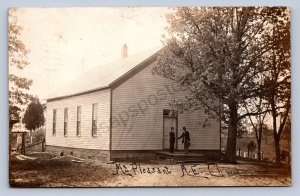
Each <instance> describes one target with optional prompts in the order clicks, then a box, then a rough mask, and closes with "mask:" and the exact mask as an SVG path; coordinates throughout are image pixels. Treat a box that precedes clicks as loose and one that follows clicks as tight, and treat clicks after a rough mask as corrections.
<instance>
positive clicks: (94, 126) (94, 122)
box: [92, 103, 98, 137]
mask: <svg viewBox="0 0 300 196" xmlns="http://www.w3.org/2000/svg"><path fill="white" fill-rule="evenodd" d="M97 114H98V103H93V105H92V137H97V117H98V115H97Z"/></svg>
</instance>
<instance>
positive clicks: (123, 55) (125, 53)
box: [121, 44, 128, 59]
mask: <svg viewBox="0 0 300 196" xmlns="http://www.w3.org/2000/svg"><path fill="white" fill-rule="evenodd" d="M126 57H128V48H127V45H126V44H124V45H123V46H122V49H121V59H125V58H126Z"/></svg>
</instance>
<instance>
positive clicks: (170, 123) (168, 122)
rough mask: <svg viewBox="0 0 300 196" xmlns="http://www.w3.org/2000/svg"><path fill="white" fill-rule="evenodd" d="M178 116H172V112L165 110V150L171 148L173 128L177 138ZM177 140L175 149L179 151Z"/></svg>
mask: <svg viewBox="0 0 300 196" xmlns="http://www.w3.org/2000/svg"><path fill="white" fill-rule="evenodd" d="M177 119H178V118H177V115H174V114H172V111H171V110H168V109H164V110H163V149H164V150H168V149H169V148H170V142H169V139H170V131H171V127H174V132H175V138H177V135H178V130H177ZM177 144H178V143H177V139H175V146H174V149H175V150H177Z"/></svg>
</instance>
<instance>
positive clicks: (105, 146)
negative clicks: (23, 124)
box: [46, 89, 110, 150]
mask: <svg viewBox="0 0 300 196" xmlns="http://www.w3.org/2000/svg"><path fill="white" fill-rule="evenodd" d="M94 103H97V104H98V111H97V112H98V113H97V136H95V137H93V136H92V112H93V109H92V107H93V104H94ZM77 106H81V127H80V136H77V135H76V127H77ZM64 108H68V131H67V133H68V134H67V136H64ZM53 109H56V111H57V114H56V115H57V118H56V135H55V136H54V135H52V128H53ZM109 119H110V89H106V90H102V91H98V92H93V93H89V94H84V95H79V96H74V97H68V98H65V99H59V100H55V101H50V102H48V103H47V117H46V144H47V145H52V146H61V147H71V148H85V149H99V150H109V138H110V123H109V122H110V121H109Z"/></svg>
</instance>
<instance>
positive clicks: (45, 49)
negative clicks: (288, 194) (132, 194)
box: [7, 6, 292, 187]
mask: <svg viewBox="0 0 300 196" xmlns="http://www.w3.org/2000/svg"><path fill="white" fill-rule="evenodd" d="M7 14H8V32H7V36H8V69H9V87H8V90H9V100H8V101H9V138H8V139H9V152H8V154H9V179H8V180H9V184H10V186H11V187H220V186H226V187H227V186H243V187H244V186H252V187H253V186H291V184H292V177H291V176H292V171H291V160H292V152H291V127H292V125H291V69H290V67H291V62H290V58H291V43H290V42H291V40H290V39H291V38H290V30H291V29H290V20H291V18H290V9H289V8H288V7H280V6H278V7H65V8H22V7H19V8H10V9H9V10H8V13H7Z"/></svg>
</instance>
